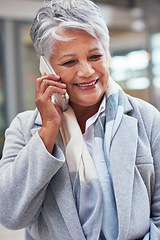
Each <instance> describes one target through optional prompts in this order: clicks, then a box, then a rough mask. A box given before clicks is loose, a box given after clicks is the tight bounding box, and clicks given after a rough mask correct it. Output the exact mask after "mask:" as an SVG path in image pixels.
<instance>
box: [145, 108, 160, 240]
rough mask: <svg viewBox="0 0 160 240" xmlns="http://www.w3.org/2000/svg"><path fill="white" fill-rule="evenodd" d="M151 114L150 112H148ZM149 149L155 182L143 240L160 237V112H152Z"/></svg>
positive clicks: (157, 239) (156, 239)
mask: <svg viewBox="0 0 160 240" xmlns="http://www.w3.org/2000/svg"><path fill="white" fill-rule="evenodd" d="M150 114H152V113H150ZM150 136H151V141H150V142H151V151H152V156H153V161H154V171H155V184H154V190H153V195H152V199H151V216H150V217H151V219H150V232H149V233H147V234H146V236H144V238H143V240H159V239H160V113H159V111H155V112H154V118H153V124H152V128H151V135H150Z"/></svg>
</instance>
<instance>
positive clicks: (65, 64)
mask: <svg viewBox="0 0 160 240" xmlns="http://www.w3.org/2000/svg"><path fill="white" fill-rule="evenodd" d="M74 63H75V61H74V60H70V61H67V62H65V63H63V64H62V66H70V65H73V64H74Z"/></svg>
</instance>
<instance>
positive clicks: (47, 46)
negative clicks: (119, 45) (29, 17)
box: [31, 0, 110, 59]
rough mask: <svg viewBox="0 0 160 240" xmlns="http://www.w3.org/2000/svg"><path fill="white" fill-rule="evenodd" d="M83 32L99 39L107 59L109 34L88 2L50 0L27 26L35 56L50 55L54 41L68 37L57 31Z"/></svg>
mask: <svg viewBox="0 0 160 240" xmlns="http://www.w3.org/2000/svg"><path fill="white" fill-rule="evenodd" d="M62 29H70V30H78V29H79V30H83V31H85V32H87V33H89V34H90V35H91V36H93V37H95V38H97V39H99V40H100V41H101V42H102V45H103V47H104V49H105V51H106V54H107V57H108V58H110V52H109V33H108V28H107V26H106V23H105V21H104V19H103V18H102V15H101V13H100V11H99V9H98V7H97V5H96V4H94V3H93V2H92V1H90V0H51V1H49V2H48V3H46V5H45V7H43V8H41V9H40V10H39V11H38V13H37V15H36V17H35V19H34V20H33V23H32V26H31V39H32V41H33V44H34V47H35V49H36V52H37V55H38V57H40V56H41V55H44V56H46V57H47V58H48V59H49V58H50V56H51V54H53V47H54V41H55V40H61V41H67V40H68V38H67V39H66V38H64V37H61V36H60V35H58V34H57V32H58V30H62Z"/></svg>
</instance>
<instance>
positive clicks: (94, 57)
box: [90, 54, 102, 60]
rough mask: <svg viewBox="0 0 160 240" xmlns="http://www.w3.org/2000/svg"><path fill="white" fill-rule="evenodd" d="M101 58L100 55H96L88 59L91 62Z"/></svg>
mask: <svg viewBox="0 0 160 240" xmlns="http://www.w3.org/2000/svg"><path fill="white" fill-rule="evenodd" d="M101 57H102V55H100V54H97V55H92V56H91V57H90V59H91V60H99V59H100V58H101Z"/></svg>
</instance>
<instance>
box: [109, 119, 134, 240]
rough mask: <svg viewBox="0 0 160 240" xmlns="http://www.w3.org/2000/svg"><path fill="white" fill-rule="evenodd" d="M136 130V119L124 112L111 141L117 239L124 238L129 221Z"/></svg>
mask: <svg viewBox="0 0 160 240" xmlns="http://www.w3.org/2000/svg"><path fill="white" fill-rule="evenodd" d="M137 131H138V130H137V120H136V119H135V118H132V117H130V116H128V115H125V114H124V116H123V119H122V122H121V124H120V126H119V128H118V130H117V132H116V134H115V136H114V138H113V140H112V143H111V149H110V164H111V172H112V179H113V185H114V192H115V199H116V204H117V213H118V223H119V238H118V239H126V236H127V230H128V227H129V222H130V221H129V220H130V215H131V204H132V191H133V181H134V166H135V158H136V149H137V136H138V133H137Z"/></svg>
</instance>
